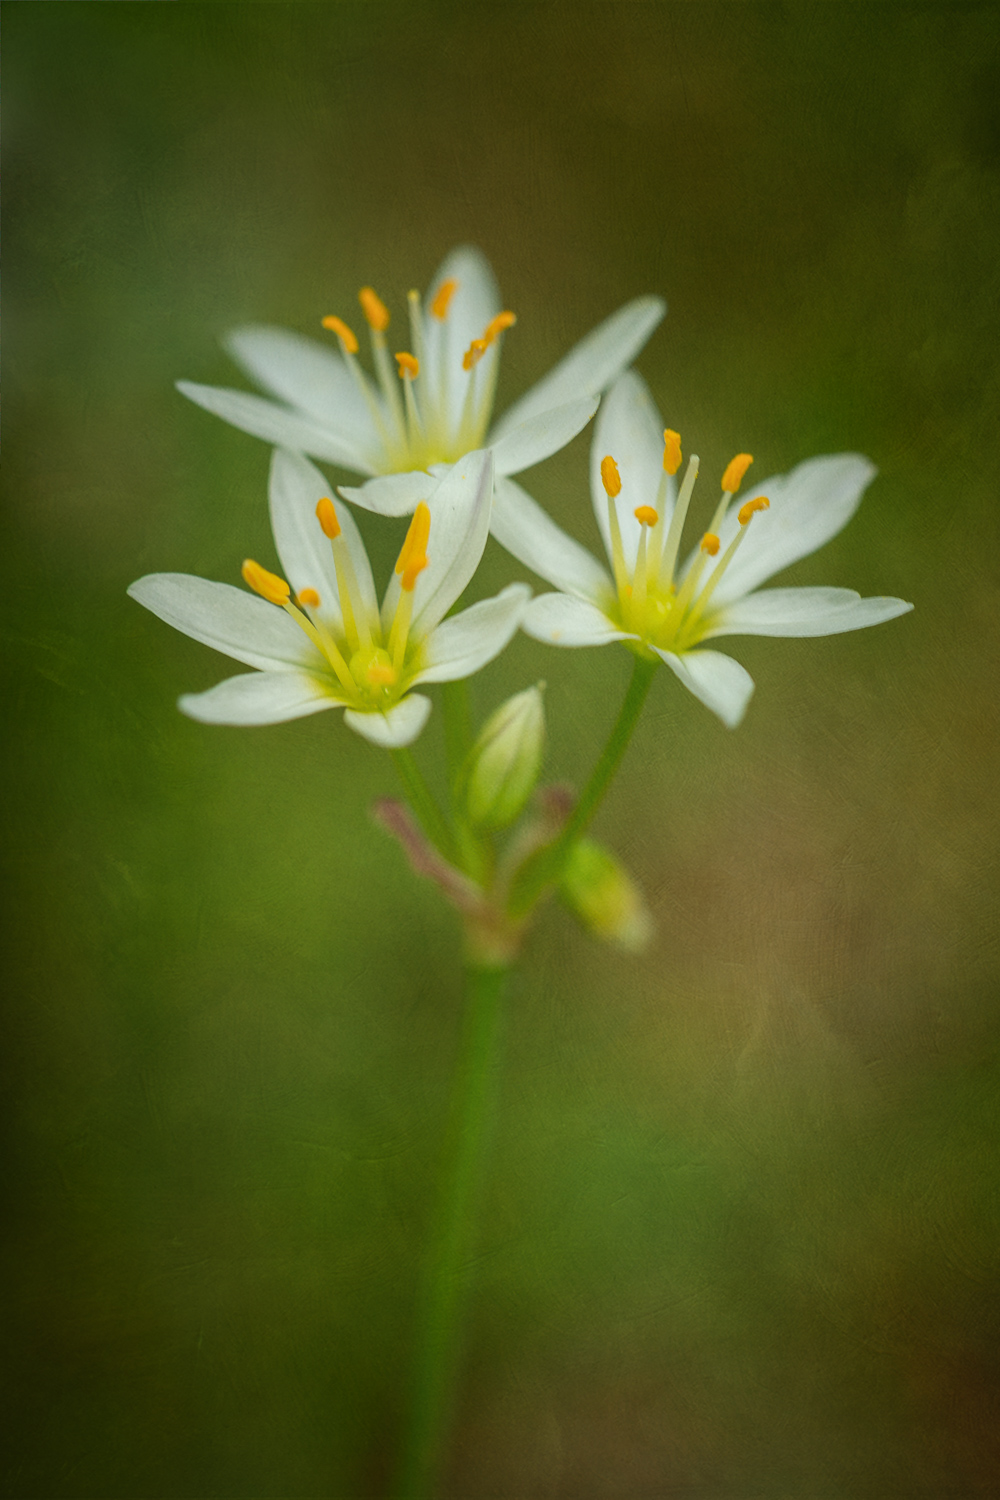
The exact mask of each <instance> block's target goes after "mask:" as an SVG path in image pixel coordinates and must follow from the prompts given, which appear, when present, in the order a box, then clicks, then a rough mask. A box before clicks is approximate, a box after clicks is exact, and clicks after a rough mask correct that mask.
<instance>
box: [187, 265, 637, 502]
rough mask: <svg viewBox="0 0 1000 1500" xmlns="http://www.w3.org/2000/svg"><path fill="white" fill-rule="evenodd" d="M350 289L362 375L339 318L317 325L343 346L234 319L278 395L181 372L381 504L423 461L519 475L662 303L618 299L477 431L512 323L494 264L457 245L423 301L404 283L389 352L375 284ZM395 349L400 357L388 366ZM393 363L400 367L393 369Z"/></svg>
mask: <svg viewBox="0 0 1000 1500" xmlns="http://www.w3.org/2000/svg"><path fill="white" fill-rule="evenodd" d="M359 296H360V301H361V306H362V310H363V312H364V315H365V319H366V321H367V323H368V325H369V329H370V332H371V341H372V359H373V363H374V366H375V372H376V376H377V380H376V381H374V382H373V381H372V380H371V379H370V377H369V376H368V375H367V374H366V372H365V371H364V370H363V369H362V367H361V364H360V361H359V360H358V359H357V358H356V355H357V349H358V341H357V338H356V337H355V335H354V333H353V331H352V330H351V329H350V328H349V327H348V325H347V323H345V322H344V321H343V319H341V318H338V317H328V318H324V319H323V323H324V326H325V327H327V328H328V329H330V331H331V332H332V333H333V334H334V335H335V336H336V337H337V340H338V343H339V346H340V348H339V352H338V351H336V350H334V349H327V348H324V347H323V346H322V345H321V344H318V343H315V342H314V341H313V340H311V339H306V338H302V337H301V336H300V335H299V334H295V333H288V332H286V331H284V330H283V329H280V328H266V327H250V328H239V329H237V330H236V331H235V332H234V333H232V334H231V335H230V337H229V339H228V341H227V342H228V348H229V352H230V353H231V354H232V356H233V358H234V359H235V360H236V361H237V363H238V364H240V365H241V366H242V367H243V369H244V370H246V372H247V373H248V374H249V375H250V376H251V378H252V379H254V380H256V381H257V382H258V383H259V384H260V385H262V386H263V387H264V388H265V389H266V390H267V391H269V392H270V393H271V394H272V395H274V396H277V397H278V398H279V401H280V402H281V403H282V404H281V405H278V404H277V403H276V402H274V401H268V400H265V399H263V398H262V397H260V396H252V395H248V394H247V393H246V392H245V391H233V390H225V389H220V388H218V387H215V386H206V385H193V384H192V383H191V382H190V381H186V380H182V381H179V382H178V389H179V390H181V391H182V392H183V393H184V395H185V396H189V397H190V398H191V400H192V401H196V402H197V403H198V405H199V406H203V407H205V408H206V409H207V410H208V411H212V412H215V413H216V415H218V416H220V417H223V418H224V419H225V421H227V422H231V423H232V424H233V426H234V427H240V428H242V430H243V431H244V432H250V433H253V434H254V436H256V437H262V438H265V439H266V440H267V441H268V442H270V443H276V444H278V445H280V446H282V447H285V448H291V449H294V450H297V451H298V452H301V453H311V454H312V455H313V457H314V458H320V459H325V460H326V461H327V462H329V463H333V464H337V465H339V466H340V467H342V468H345V469H351V470H353V471H354V472H356V473H359V474H366V475H371V476H381V477H376V478H372V479H371V480H370V482H369V483H367V484H365V485H363V486H361V487H360V488H359V489H342V490H341V491H340V493H341V494H342V495H344V496H345V498H347V499H349V500H353V501H355V502H356V503H358V504H359V505H362V506H364V507H365V509H367V510H374V511H378V512H380V513H381V514H382V515H394V516H403V515H408V514H410V513H411V512H412V511H413V510H414V509H415V508H416V506H417V504H418V502H419V501H421V500H426V499H427V496H428V493H429V490H430V488H431V482H430V481H429V480H428V476H427V473H426V472H421V471H426V470H428V469H429V468H430V467H431V466H432V465H440V464H450V463H454V462H455V460H456V459H459V458H461V457H462V456H463V455H464V454H466V453H468V452H470V451H471V450H473V449H475V448H484V447H489V448H492V450H493V459H494V464H495V466H496V472H497V473H498V474H517V473H519V472H520V471H521V470H522V469H526V468H528V467H530V465H532V464H536V463H538V462H539V461H540V460H541V459H543V458H548V457H549V455H550V454H552V453H555V452H556V451H557V450H558V449H560V448H562V447H563V446H564V445H565V444H566V443H568V442H569V440H570V438H572V437H575V436H576V434H577V433H578V432H579V431H580V429H581V428H582V427H584V426H585V425H586V423H587V422H589V420H590V418H591V417H592V416H593V414H594V412H595V410H596V409H597V402H598V399H599V397H600V394H601V392H602V391H603V390H604V389H605V388H606V387H607V386H608V385H609V384H610V383H611V381H612V380H614V378H615V376H616V375H618V374H619V372H620V371H621V370H623V369H624V368H625V366H626V365H628V364H630V363H631V361H632V360H633V359H634V358H635V356H636V354H638V352H639V350H640V349H641V348H642V346H643V345H644V344H645V342H646V340H647V339H648V338H649V335H650V334H651V333H652V331H653V329H654V328H655V327H656V325H657V324H658V323H659V321H660V319H661V318H662V317H663V314H664V313H665V311H666V305H665V303H664V302H663V301H662V300H661V299H660V298H659V297H639V298H637V299H636V300H635V301H634V302H629V303H627V304H626V305H625V306H624V307H622V308H620V309H619V310H618V312H616V313H614V314H613V315H612V316H611V317H610V318H608V319H606V321H605V322H603V323H601V324H600V325H599V326H598V327H597V328H595V329H594V330H593V331H592V332H591V333H589V334H588V335H587V337H586V338H584V339H583V340H581V342H580V343H579V344H577V345H576V347H575V349H573V350H571V351H570V353H569V354H567V355H566V357H565V358H564V359H563V360H561V361H560V363H559V364H557V365H556V366H555V368H554V369H553V370H551V371H550V372H549V374H548V375H546V376H545V377H544V379H542V380H540V381H539V382H538V384H537V385H536V386H534V387H533V388H532V389H531V390H530V391H529V392H528V393H527V395H525V396H522V398H521V399H520V401H517V402H515V404H514V405H513V406H512V407H511V408H510V409H509V411H507V412H506V413H505V415H504V416H503V417H502V418H501V419H500V421H499V422H497V423H496V424H495V426H494V427H493V428H492V430H491V431H490V432H489V434H488V435H487V429H488V427H489V421H490V416H491V413H492V410H493V396H494V391H495V388H496V378H497V365H498V363H499V358H500V345H501V342H502V339H503V335H504V333H505V331H506V330H507V329H508V328H509V327H510V326H511V325H512V324H513V323H514V322H515V318H514V315H513V313H510V312H505V311H503V310H502V309H501V305H500V294H499V292H498V290H497V285H496V282H495V280H494V278H493V272H492V271H491V270H490V267H489V265H488V263H487V262H486V260H485V259H484V258H483V256H482V255H481V254H480V253H479V251H478V250H473V249H471V248H470V247H462V248H460V249H457V250H453V251H452V253H451V254H450V255H449V256H448V258H447V259H446V260H445V262H444V264H443V265H442V266H441V267H440V269H439V270H438V273H437V275H436V276H435V277H434V280H433V281H432V282H431V285H430V289H429V291H428V293H427V296H426V297H425V298H424V300H423V303H421V300H420V295H419V293H417V292H411V293H410V294H409V314H410V318H409V321H410V331H409V342H410V344H411V346H412V348H411V349H409V350H402V351H401V352H400V353H398V354H396V355H395V356H391V355H390V345H389V343H388V341H387V339H386V329H387V327H388V325H389V312H388V309H387V308H386V307H385V305H384V303H383V302H382V301H381V300H380V298H379V297H378V296H377V295H376V293H375V292H374V291H373V290H372V288H371V287H363V288H362V290H361V292H360V294H359ZM393 358H395V361H396V364H395V365H394V364H393ZM397 366H398V373H397Z"/></svg>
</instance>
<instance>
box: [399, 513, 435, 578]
mask: <svg viewBox="0 0 1000 1500" xmlns="http://www.w3.org/2000/svg"><path fill="white" fill-rule="evenodd" d="M430 534H431V513H430V507H429V506H428V504H427V502H426V500H421V502H420V504H419V505H418V506H417V508H416V510H415V511H414V512H413V520H412V521H411V522H410V529H409V530H408V531H407V533H406V537H405V540H404V542H403V545H402V547H401V548H400V549H399V557H398V558H397V560H396V572H397V574H398V575H399V577H400V583H401V586H402V587H403V588H404V589H412V588H413V585H414V583H416V580H417V574H418V573H422V572H423V570H424V568H426V566H427V542H428V539H429V537H430ZM414 568H415V569H416V571H415V572H414V573H413V580H412V582H410V583H407V582H406V579H407V576H408V575H409V573H410V571H411V570H412V569H414Z"/></svg>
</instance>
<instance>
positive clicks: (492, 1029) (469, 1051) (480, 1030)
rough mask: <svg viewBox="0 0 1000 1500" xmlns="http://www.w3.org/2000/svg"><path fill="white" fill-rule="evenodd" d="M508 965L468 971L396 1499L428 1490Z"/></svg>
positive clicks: (417, 1499)
mask: <svg viewBox="0 0 1000 1500" xmlns="http://www.w3.org/2000/svg"><path fill="white" fill-rule="evenodd" d="M509 972H510V971H509V970H508V969H505V968H479V967H474V966H470V967H469V969H468V1003H467V1006H466V1012H465V1021H464V1026H463V1035H462V1045H461V1054H460V1057H459V1061H458V1067H457V1071H456V1074H455V1083H454V1089H453V1093H452V1104H451V1118H450V1122H449V1136H448V1146H447V1151H446V1155H445V1165H444V1170H443V1172H442V1177H441V1185H440V1193H439V1198H438V1202H437V1212H436V1220H435V1223H434V1226H433V1229H432V1234H431V1240H430V1246H429V1253H428V1258H427V1264H426V1268H425V1274H424V1277H423V1280H422V1284H421V1287H420V1292H419V1299H418V1305H417V1317H416V1339H415V1352H414V1361H413V1370H412V1385H411V1391H410V1407H409V1414H408V1421H407V1426H406V1428H405V1431H404V1434H403V1444H402V1457H401V1462H400V1468H399V1472H398V1478H397V1483H396V1487H395V1489H394V1490H393V1494H394V1496H395V1497H396V1500H430V1497H431V1496H433V1494H434V1492H435V1487H436V1483H437V1479H438V1473H439V1470H440V1466H441V1460H442V1456H443V1449H444V1440H445V1437H446V1436H447V1431H448V1426H449V1422H450V1418H451V1413H452V1406H453V1403H454V1395H455V1386H456V1381H457V1376H458V1369H459V1364H460V1358H461V1342H462V1341H461V1315H462V1305H463V1302H464V1300H465V1297H466V1294H467V1292H468V1285H467V1282H468V1276H467V1274H466V1273H465V1269H464V1268H465V1266H466V1264H467V1262H468V1260H469V1256H470V1253H471V1250H472V1247H473V1241H474V1233H473V1222H474V1211H475V1200H476V1188H477V1186H478V1181H479V1176H480V1168H481V1165H482V1158H483V1146H484V1142H485V1136H486V1125H487V1120H488V1116H489V1106H490V1100H491V1096H492V1093H493V1090H492V1087H491V1085H492V1081H493V1072H494V1060H495V1056H496V1049H497V1039H498V1035H499V1029H500V1006H501V1000H502V997H503V991H504V987H505V984H506V980H507V975H508V973H509Z"/></svg>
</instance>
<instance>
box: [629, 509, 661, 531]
mask: <svg viewBox="0 0 1000 1500" xmlns="http://www.w3.org/2000/svg"><path fill="white" fill-rule="evenodd" d="M635 518H636V520H637V521H638V522H639V524H640V525H641V526H655V525H656V523H657V521H658V520H659V519H660V518H659V516H658V515H657V513H656V511H655V510H654V509H653V507H652V506H651V505H637V506H636V508H635Z"/></svg>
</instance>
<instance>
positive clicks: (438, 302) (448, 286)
mask: <svg viewBox="0 0 1000 1500" xmlns="http://www.w3.org/2000/svg"><path fill="white" fill-rule="evenodd" d="M457 290H458V282H457V281H456V280H455V278H454V276H450V277H449V278H448V280H447V281H442V283H441V285H440V286H439V287H438V289H437V291H436V292H435V293H434V296H433V298H432V299H431V312H432V313H433V314H434V316H435V317H436V318H437V319H438V321H439V322H443V321H444V319H445V318H446V317H447V316H448V308H449V306H450V305H451V299H452V297H454V295H455V293H456V291H457Z"/></svg>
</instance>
